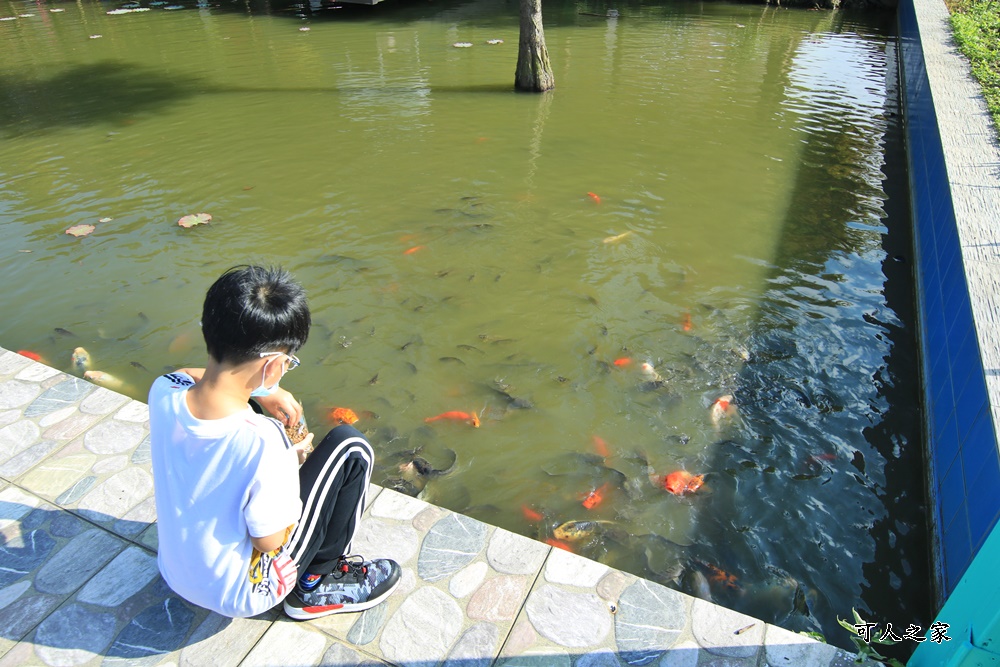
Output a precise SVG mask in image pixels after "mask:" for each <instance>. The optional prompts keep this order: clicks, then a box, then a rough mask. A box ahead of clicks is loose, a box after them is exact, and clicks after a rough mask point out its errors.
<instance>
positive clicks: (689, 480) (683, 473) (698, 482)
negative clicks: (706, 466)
mask: <svg viewBox="0 0 1000 667" xmlns="http://www.w3.org/2000/svg"><path fill="white" fill-rule="evenodd" d="M704 483H705V476H704V475H692V474H691V473H689V472H688V471H687V470H675V471H673V472H672V473H670V474H669V475H667V476H666V478H665V479H664V480H663V488H665V489H666V490H667V491H669V492H670V493H672V494H674V495H675V496H684V495H687V494H689V493H694V492H695V491H697V490H698V489H700V488H701V487H702V485H703V484H704Z"/></svg>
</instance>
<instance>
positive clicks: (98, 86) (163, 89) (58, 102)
mask: <svg viewBox="0 0 1000 667" xmlns="http://www.w3.org/2000/svg"><path fill="white" fill-rule="evenodd" d="M201 92H204V83H203V81H202V80H201V79H199V78H197V77H192V76H178V75H166V74H164V73H163V72H160V71H158V70H155V69H153V68H149V67H142V66H136V65H132V64H129V63H120V62H101V63H93V64H87V65H78V66H74V67H71V68H69V69H67V70H63V71H61V72H57V73H55V74H53V75H51V76H49V77H46V78H36V77H32V76H29V75H25V74H22V73H9V74H0V129H2V131H4V132H6V133H7V134H8V135H17V134H26V133H39V132H46V131H50V130H54V129H58V128H72V127H84V126H88V125H94V124H97V123H115V122H121V121H125V120H127V119H128V118H130V117H131V116H133V115H134V114H137V113H141V112H149V111H155V110H157V109H160V108H162V107H165V106H167V105H170V104H174V103H176V102H179V101H181V100H183V99H186V98H189V97H192V96H194V95H197V94H199V93H201Z"/></svg>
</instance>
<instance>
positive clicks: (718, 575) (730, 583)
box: [698, 560, 740, 590]
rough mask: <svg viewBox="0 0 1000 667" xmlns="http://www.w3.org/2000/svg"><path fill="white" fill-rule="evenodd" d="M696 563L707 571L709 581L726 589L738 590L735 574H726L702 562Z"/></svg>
mask: <svg viewBox="0 0 1000 667" xmlns="http://www.w3.org/2000/svg"><path fill="white" fill-rule="evenodd" d="M698 562H699V563H701V564H702V565H703V566H704V567H705V569H707V570H708V572H709V575H708V579H709V581H714V582H715V583H717V584H722V585H723V586H725V587H726V588H730V589H733V590H737V589H739V587H740V584H739V580H738V579H737V578H736V575H735V574H730V573H729V572H726V571H725V570H723V569H722V568H720V567H716V566H715V565H712V564H711V563H706V562H705V561H703V560H699V561H698Z"/></svg>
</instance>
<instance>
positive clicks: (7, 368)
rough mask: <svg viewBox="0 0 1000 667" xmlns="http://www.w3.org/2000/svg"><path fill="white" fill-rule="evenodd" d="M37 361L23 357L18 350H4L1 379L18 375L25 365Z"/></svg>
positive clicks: (0, 364) (1, 358) (0, 358)
mask: <svg viewBox="0 0 1000 667" xmlns="http://www.w3.org/2000/svg"><path fill="white" fill-rule="evenodd" d="M33 363H36V362H34V361H32V360H31V359H28V358H27V357H22V356H21V355H20V354H18V353H17V352H11V351H10V350H4V351H3V352H0V380H7V379H9V378H11V377H13V376H15V375H17V374H18V373H19V372H20V371H21V370H23V369H24V368H25V367H27V366H30V365H31V364H33Z"/></svg>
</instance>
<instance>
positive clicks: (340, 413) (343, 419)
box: [330, 408, 358, 424]
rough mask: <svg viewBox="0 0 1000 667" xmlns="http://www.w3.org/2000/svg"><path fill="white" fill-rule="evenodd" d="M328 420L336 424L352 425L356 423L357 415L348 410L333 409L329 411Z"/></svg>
mask: <svg viewBox="0 0 1000 667" xmlns="http://www.w3.org/2000/svg"><path fill="white" fill-rule="evenodd" d="M330 420H331V421H333V422H334V423H336V424H353V423H354V422H356V421H358V415H357V413H356V412H354V410H351V409H350V408H334V409H333V410H330Z"/></svg>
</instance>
